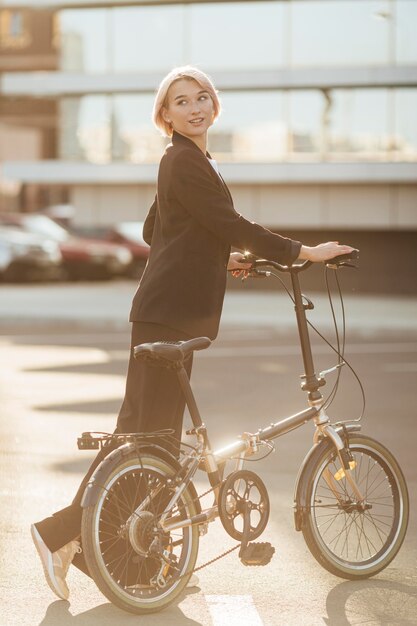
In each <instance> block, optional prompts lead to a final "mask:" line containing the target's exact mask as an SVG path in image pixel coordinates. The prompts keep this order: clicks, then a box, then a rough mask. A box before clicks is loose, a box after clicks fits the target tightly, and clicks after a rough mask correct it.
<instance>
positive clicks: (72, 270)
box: [0, 213, 132, 279]
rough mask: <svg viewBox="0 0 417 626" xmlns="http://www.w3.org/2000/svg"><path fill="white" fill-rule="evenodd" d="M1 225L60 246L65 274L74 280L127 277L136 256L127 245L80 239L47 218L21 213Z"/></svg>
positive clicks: (5, 218)
mask: <svg viewBox="0 0 417 626" xmlns="http://www.w3.org/2000/svg"><path fill="white" fill-rule="evenodd" d="M0 225H3V226H8V227H13V228H19V229H21V230H22V231H25V232H29V233H32V234H36V235H39V236H43V237H45V238H47V239H49V240H51V241H55V242H56V243H58V245H59V248H60V251H61V254H62V259H63V268H64V273H65V274H66V276H67V277H68V278H70V279H81V278H85V279H104V278H112V277H113V276H117V275H122V274H125V272H126V271H127V269H128V268H129V267H130V264H131V261H132V254H131V252H130V251H129V250H128V248H127V247H126V246H121V245H117V244H114V243H111V242H106V241H97V240H94V239H87V238H83V237H78V236H75V235H72V234H71V233H69V232H68V231H67V230H66V229H65V228H63V227H62V226H59V225H58V224H56V223H55V222H54V220H52V219H50V218H49V217H47V216H46V215H40V214H34V213H19V214H12V213H8V214H6V215H2V216H0Z"/></svg>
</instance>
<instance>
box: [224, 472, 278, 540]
mask: <svg viewBox="0 0 417 626" xmlns="http://www.w3.org/2000/svg"><path fill="white" fill-rule="evenodd" d="M246 509H247V510H248V511H249V525H248V527H249V531H248V536H247V537H245V540H246V541H252V540H253V539H256V538H257V537H259V536H260V535H261V534H262V533H263V531H264V530H265V527H266V525H267V523H268V519H269V511H270V505H269V497H268V491H267V489H266V486H265V484H264V483H263V481H262V480H261V478H260V477H259V476H258V475H257V474H255V472H251V471H249V470H237V471H236V472H232V473H231V474H229V476H228V477H227V478H226V480H225V481H224V482H223V483H222V485H221V487H220V493H219V517H220V520H221V523H222V524H223V527H224V529H225V531H226V532H227V533H228V534H229V535H230V536H231V537H233V539H237V541H242V539H243V538H244V537H243V525H244V523H243V520H244V512H245V510H246Z"/></svg>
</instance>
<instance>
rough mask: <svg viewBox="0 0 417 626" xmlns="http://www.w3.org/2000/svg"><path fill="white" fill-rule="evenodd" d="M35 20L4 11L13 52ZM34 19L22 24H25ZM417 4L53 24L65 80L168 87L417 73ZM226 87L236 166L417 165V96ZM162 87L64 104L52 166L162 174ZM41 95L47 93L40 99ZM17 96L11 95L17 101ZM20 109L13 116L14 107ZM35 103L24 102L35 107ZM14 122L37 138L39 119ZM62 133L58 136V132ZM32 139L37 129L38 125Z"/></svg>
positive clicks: (172, 11) (229, 147)
mask: <svg viewBox="0 0 417 626" xmlns="http://www.w3.org/2000/svg"><path fill="white" fill-rule="evenodd" d="M25 15H26V14H25V12H24V11H19V10H16V11H6V10H3V11H0V18H1V19H0V25H1V28H2V29H3V30H2V31H1V32H2V35H1V39H0V42H3V44H1V43H0V46H1V45H3V47H7V46H8V47H9V48H10V47H13V46H12V44H11V40H12V39H13V36H14V37H15V40H16V46H19V47H20V48H21V46H22V41H23V39H22V37H23V35H22V29H23V28H24V25H25V28H26V31H25V32H26V35H25V36H26V38H29V39H30V32H29V31H28V27H27V23H26V22H27V20H26V19H25ZM19 18H20V19H19ZM416 24H417V2H416V1H415V0H361V1H358V0H309V1H308V2H306V1H305V0H292V1H288V0H277V1H268V2H263V1H261V2H224V3H219V2H215V3H198V4H192V3H191V4H168V5H164V4H163V3H162V4H160V5H158V6H135V7H132V6H125V7H123V6H110V7H103V8H100V7H97V8H76V9H74V8H68V9H62V10H56V11H55V12H54V13H53V43H54V49H55V50H56V51H57V55H58V56H57V65H56V71H57V72H59V73H63V75H65V76H74V77H75V76H79V75H82V76H86V75H87V76H89V75H91V76H92V77H97V76H99V75H103V76H108V75H110V76H120V75H123V76H127V77H129V76H131V77H133V76H142V75H147V74H150V73H153V74H155V75H160V76H162V75H163V74H164V73H165V72H166V71H168V70H169V69H171V68H172V67H173V66H176V65H182V64H186V63H191V64H196V65H198V66H199V67H201V68H203V69H204V70H206V71H208V72H209V73H210V74H211V75H212V76H213V78H214V80H215V81H216V78H217V75H218V74H219V73H223V74H224V73H225V72H226V73H227V72H229V73H230V74H233V73H237V74H238V73H249V74H252V75H253V76H254V75H256V73H257V72H265V71H267V72H270V73H271V72H272V73H273V72H274V71H276V72H281V73H283V72H284V73H285V72H287V73H291V72H292V71H297V70H300V69H301V70H302V69H304V70H306V71H307V70H311V71H313V72H314V71H317V70H320V69H323V68H326V69H327V70H333V71H334V72H336V73H337V71H338V70H339V71H340V70H343V69H344V68H350V69H352V68H353V69H354V68H359V69H360V68H370V69H375V68H376V69H378V68H392V69H395V68H397V67H404V66H405V67H407V66H412V67H413V66H414V67H415V66H417V37H416V34H415V32H416V31H415V25H416ZM245 82H246V85H245V88H244V89H239V88H236V87H235V86H231V87H228V86H227V85H226V86H225V87H224V88H223V89H222V92H221V100H222V104H223V112H222V115H221V117H220V118H219V119H218V121H217V122H216V124H215V126H214V127H213V129H212V132H211V143H210V148H211V150H212V152H213V153H215V155H216V156H217V157H218V158H219V159H221V160H223V161H228V162H235V163H239V162H245V163H247V162H256V163H262V162H267V163H268V162H271V163H273V162H277V163H279V162H295V163H299V162H306V163H309V162H320V161H341V162H344V161H377V162H381V161H382V162H384V161H388V162H390V161H394V162H396V161H416V160H417V121H416V118H417V115H416V110H417V109H416V103H417V86H416V85H409V86H408V85H407V86H405V87H403V86H400V87H399V86H397V85H395V84H392V85H381V86H372V87H370V88H368V87H366V86H354V85H353V86H352V87H342V88H339V87H338V86H337V85H331V84H329V85H326V86H324V87H323V88H318V87H311V88H306V86H305V85H304V86H303V85H297V84H295V85H294V87H292V88H291V87H286V88H285V89H282V88H280V87H277V88H271V87H269V88H268V89H265V88H262V86H261V87H259V86H257V85H256V84H255V83H254V84H253V85H251V84H250V79H249V80H246V81H245ZM155 87H156V85H154V87H153V89H149V90H148V91H146V90H140V91H138V92H137V93H135V92H134V90H132V89H131V90H129V93H125V92H118V91H117V89H116V88H115V89H114V90H111V91H110V92H109V90H107V91H106V93H96V92H94V93H83V94H79V95H76V96H75V95H67V94H65V90H64V93H62V94H61V95H58V96H57V97H56V99H55V101H56V110H57V114H56V115H55V116H54V117H49V119H48V120H43V123H42V125H40V126H38V128H37V132H38V134H39V135H40V137H39V143H40V144H42V143H44V141H43V133H44V132H45V126H48V127H49V131H48V132H51V131H53V132H54V134H55V137H56V144H55V150H52V153H51V149H50V148H51V147H50V146H49V149H48V150H41V151H40V152H39V154H38V158H39V159H43V158H44V159H50V158H51V157H52V158H55V159H62V160H68V161H84V162H90V163H97V164H104V163H112V162H126V163H156V162H158V160H159V158H160V154H161V150H162V149H163V146H164V143H165V141H164V139H163V138H161V137H160V135H159V133H158V131H157V130H156V129H155V128H154V127H153V125H152V122H151V117H150V115H151V109H152V101H153V94H154V89H155ZM39 98H41V96H38V99H39ZM5 100H7V97H3V101H4V102H5ZM13 102H16V104H17V105H18V108H19V106H20V102H19V101H18V100H16V98H10V99H9V101H8V102H7V101H6V102H5V103H4V106H6V107H8V108H13ZM22 106H24V105H22ZM8 121H9V123H11V124H12V125H14V127H16V128H18V127H19V126H21V127H23V129H26V128H27V126H28V120H27V118H25V117H21V118H19V117H17V118H14V119H9V120H8ZM51 127H52V128H51ZM31 131H32V133H33V132H36V131H35V128H34V127H33V126H32V129H31Z"/></svg>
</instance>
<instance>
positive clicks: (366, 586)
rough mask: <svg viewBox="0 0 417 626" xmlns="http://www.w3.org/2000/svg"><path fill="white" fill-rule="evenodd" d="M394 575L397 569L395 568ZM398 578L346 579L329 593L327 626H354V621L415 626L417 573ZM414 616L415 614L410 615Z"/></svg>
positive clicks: (388, 625) (402, 572)
mask: <svg viewBox="0 0 417 626" xmlns="http://www.w3.org/2000/svg"><path fill="white" fill-rule="evenodd" d="M393 573H394V574H395V570H394V571H393ZM404 574H405V572H404V571H401V573H400V575H401V578H402V579H403V580H404V579H406V580H407V579H408V580H410V584H408V583H405V582H399V581H392V580H386V579H385V580H384V579H373V580H361V581H346V582H343V583H340V584H339V585H337V586H336V587H334V588H333V589H332V590H331V591H330V593H329V595H328V596H327V601H326V609H327V617H325V618H323V621H324V623H325V624H327V625H328V626H352V625H354V624H365V623H366V624H378V625H381V626H382V625H384V624H385V625H386V626H394V625H395V626H411V625H415V624H416V623H417V622H416V616H417V581H416V572H415V571H414V572H410V575H409V576H404ZM411 615H413V616H414V617H410V616H411Z"/></svg>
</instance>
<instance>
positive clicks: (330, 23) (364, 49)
mask: <svg viewBox="0 0 417 626" xmlns="http://www.w3.org/2000/svg"><path fill="white" fill-rule="evenodd" d="M385 5H386V2H377V1H369V0H361V1H360V2H357V1H356V0H350V1H348V0H338V2H329V1H328V0H310V1H309V2H304V1H301V2H300V1H298V2H292V3H291V9H292V19H291V23H292V37H291V46H292V54H291V59H292V63H293V64H294V65H357V64H360V65H363V64H366V63H375V64H384V63H387V62H388V58H389V20H386V19H381V18H378V16H377V13H378V11H380V10H381V7H382V8H384V7H385Z"/></svg>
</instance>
